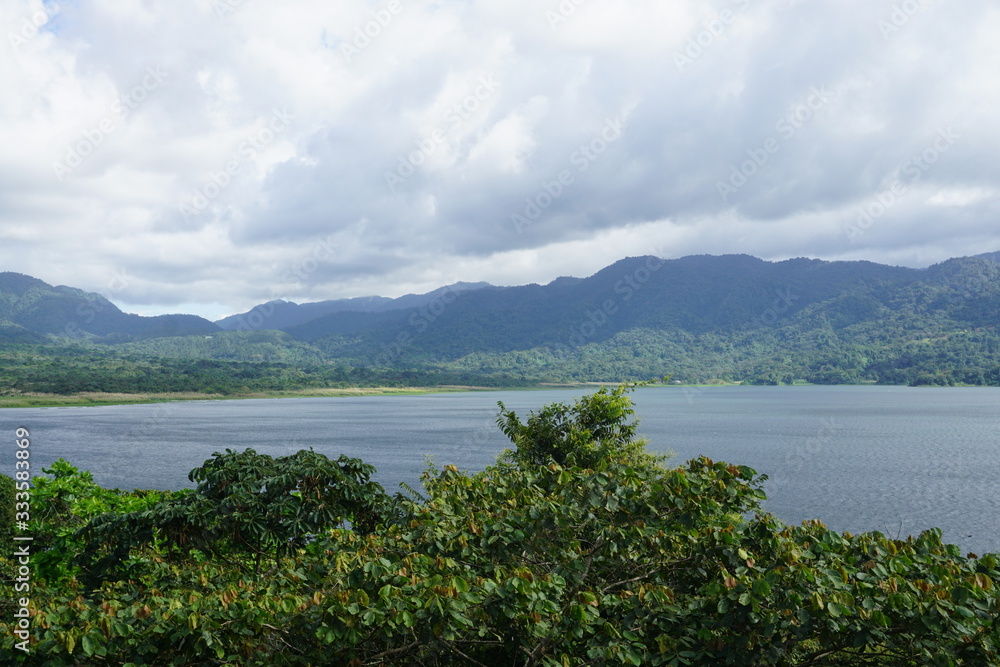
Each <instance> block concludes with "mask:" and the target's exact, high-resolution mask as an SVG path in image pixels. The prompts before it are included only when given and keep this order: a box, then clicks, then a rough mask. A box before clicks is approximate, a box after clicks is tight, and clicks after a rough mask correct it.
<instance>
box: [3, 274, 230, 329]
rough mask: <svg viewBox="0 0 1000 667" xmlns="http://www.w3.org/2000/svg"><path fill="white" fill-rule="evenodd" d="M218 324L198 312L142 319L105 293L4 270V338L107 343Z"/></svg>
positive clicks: (212, 326)
mask: <svg viewBox="0 0 1000 667" xmlns="http://www.w3.org/2000/svg"><path fill="white" fill-rule="evenodd" d="M219 330H220V329H219V327H218V326H217V325H215V324H213V323H212V322H209V321H208V320H206V319H204V318H201V317H196V316H194V315H160V316H158V317H141V316H139V315H132V314H128V313H123V312H122V311H121V310H120V309H119V308H118V306H116V305H114V304H113V303H111V302H110V301H108V300H107V299H106V298H104V297H103V296H101V295H100V294H94V293H92V292H84V291H83V290H78V289H74V288H72V287H65V286H61V285H60V286H58V287H53V286H52V285H49V284H48V283H45V282H43V281H41V280H38V279H37V278H32V277H30V276H26V275H23V274H20V273H9V272H8V273H0V341H8V342H12V341H13V342H41V341H42V340H44V335H45V334H52V335H54V336H58V337H62V338H72V339H87V338H95V337H97V338H100V337H106V338H107V341H108V342H111V341H125V340H132V339H138V338H159V337H165V336H190V335H195V334H210V333H214V332H217V331H219Z"/></svg>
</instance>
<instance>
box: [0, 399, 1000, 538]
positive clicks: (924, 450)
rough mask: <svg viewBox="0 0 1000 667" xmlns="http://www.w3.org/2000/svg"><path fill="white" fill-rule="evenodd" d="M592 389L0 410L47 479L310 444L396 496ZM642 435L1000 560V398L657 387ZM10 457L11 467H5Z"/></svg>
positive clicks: (171, 478) (822, 502) (155, 483)
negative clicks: (357, 466) (524, 416)
mask: <svg viewBox="0 0 1000 667" xmlns="http://www.w3.org/2000/svg"><path fill="white" fill-rule="evenodd" d="M583 393H585V392H584V391H579V390H572V391H571V390H555V391H544V392H534V391H500V392H482V393H480V392H470V393H457V394H429V395H423V396H366V397H342V398H302V399H273V400H249V401H223V402H217V401H204V402H183V403H169V404H160V405H130V406H101V407H85V408H24V409H14V410H2V411H0V429H2V431H0V432H2V433H6V434H8V435H7V436H6V437H7V439H8V441H9V442H10V443H11V445H10V447H9V448H7V449H6V451H7V452H8V454H7V459H8V460H7V461H6V462H3V461H2V458H0V466H3V467H2V468H0V469H5V470H6V471H8V472H10V471H12V470H13V464H14V458H13V439H14V430H15V428H16V427H18V426H25V427H27V428H29V429H30V430H31V432H32V446H31V452H32V459H31V460H32V464H33V468H34V470H35V471H36V473H38V472H40V468H41V466H46V465H49V464H50V463H51V462H52V461H54V460H56V459H58V458H60V457H62V458H65V459H68V460H69V461H71V462H72V463H73V464H74V465H77V466H78V467H80V468H83V469H87V470H90V471H92V472H93V474H94V478H95V479H96V480H97V482H98V483H100V484H102V485H104V486H108V487H119V488H127V489H131V488H160V489H175V488H182V487H190V486H192V484H191V482H190V481H189V480H188V478H187V475H188V473H189V472H190V470H191V469H192V468H195V467H196V466H198V465H200V464H201V463H203V462H204V461H205V459H207V458H209V457H210V456H211V455H212V453H213V452H216V451H223V450H225V449H226V448H229V449H235V450H241V449H244V448H246V447H253V448H254V449H256V450H257V451H258V452H261V453H266V454H270V455H272V456H280V455H285V454H290V453H293V452H295V451H298V450H299V449H303V448H308V447H312V448H314V449H316V450H317V451H320V452H322V453H324V454H326V455H328V456H331V457H336V456H339V455H340V454H342V453H343V454H347V455H348V456H355V457H360V458H363V459H364V460H365V461H367V462H369V463H372V464H373V465H375V466H376V468H377V469H378V474H377V479H378V481H380V482H381V483H382V484H383V485H384V486H386V488H387V489H389V490H395V488H396V486H397V485H398V483H399V482H401V481H405V482H407V483H409V484H411V485H414V486H418V485H419V477H420V473H421V471H422V470H423V469H424V468H425V467H426V465H425V463H426V458H427V457H428V456H430V457H432V458H433V459H434V461H435V462H436V463H437V464H438V465H439V466H443V465H446V464H454V465H457V466H458V467H459V468H461V469H463V470H480V469H482V468H483V467H485V466H486V465H489V464H490V463H491V462H492V461H493V460H494V458H495V456H496V455H497V454H498V453H499V452H500V451H501V450H502V449H503V448H504V446H506V445H507V444H508V443H507V441H506V440H505V438H504V436H503V434H502V433H500V432H499V430H498V429H497V428H496V425H495V420H496V414H497V407H496V403H497V401H498V400H502V401H504V403H505V404H506V405H507V407H508V408H512V409H515V410H517V411H518V412H519V413H526V412H527V410H529V409H537V408H539V407H541V406H542V405H544V404H546V403H549V402H552V401H566V400H571V399H572V398H575V397H577V396H580V395H582V394H583ZM635 402H636V408H637V414H638V416H639V417H640V420H641V423H640V427H639V431H640V433H642V434H643V435H645V436H646V437H648V438H649V440H650V447H651V449H654V450H657V451H667V450H670V451H673V452H675V454H676V456H675V459H674V460H675V461H676V462H677V463H680V462H682V461H684V460H687V459H690V458H692V457H694V456H699V455H706V456H709V457H711V458H713V459H715V460H724V461H729V462H732V463H737V464H744V465H749V466H751V467H753V468H755V469H756V470H757V471H758V472H761V473H765V474H767V475H768V476H769V478H770V479H769V480H768V481H767V483H766V485H765V491H766V492H767V494H768V497H769V499H768V501H767V502H766V503H765V507H766V508H767V509H768V510H770V511H772V512H774V513H775V514H776V515H778V516H779V517H780V518H781V519H783V520H785V521H787V522H791V523H798V522H800V521H802V520H805V519H812V518H820V519H822V520H823V521H824V522H825V523H826V524H827V525H828V526H829V527H831V528H833V529H836V530H849V531H851V532H863V531H866V530H879V531H882V532H884V533H886V534H888V535H891V536H894V537H895V536H897V535H898V536H901V537H905V536H907V535H910V534H916V533H919V532H920V531H921V530H924V529H926V528H930V527H940V528H942V529H943V531H944V535H945V539H946V540H947V541H949V542H953V543H955V544H959V545H960V546H962V548H963V549H965V550H971V551H975V552H978V553H983V552H986V551H1000V537H998V536H1000V512H998V509H1000V508H998V491H1000V444H998V438H997V435H996V434H997V432H998V429H997V427H998V425H1000V419H998V418H1000V389H995V388H909V387H853V386H852V387H712V388H704V389H698V388H694V389H692V388H682V387H651V388H645V389H640V390H638V391H637V392H636V393H635ZM2 452H3V449H0V457H3V456H4V455H3V454H2Z"/></svg>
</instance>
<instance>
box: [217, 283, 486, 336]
mask: <svg viewBox="0 0 1000 667" xmlns="http://www.w3.org/2000/svg"><path fill="white" fill-rule="evenodd" d="M489 286H490V284H489V283H484V282H479V283H465V282H458V283H455V284H454V285H448V286H447V287H440V288H438V289H436V290H434V291H433V292H428V293H427V294H407V295H405V296H401V297H399V298H396V299H390V298H387V297H383V296H365V297H355V298H352V299H337V300H333V301H318V302H314V303H303V304H298V303H295V302H293V301H285V300H283V299H277V300H275V301H268V302H267V303H263V304H260V305H258V306H254V307H253V308H251V309H250V310H249V311H247V312H245V313H240V314H238V315H230V316H229V317H226V318H223V319H221V320H217V321H216V324H218V325H219V327H221V328H222V329H224V330H226V331H258V330H266V329H278V330H287V329H290V328H292V327H297V326H300V325H303V324H306V323H307V322H311V321H313V320H317V319H319V318H322V317H326V316H329V315H333V314H335V313H344V312H351V313H382V312H386V311H391V310H404V309H406V308H419V307H420V306H423V305H425V304H427V303H430V302H432V301H433V300H434V299H437V298H438V297H440V296H441V295H442V294H447V293H449V292H464V291H468V290H474V289H481V288H483V287H489Z"/></svg>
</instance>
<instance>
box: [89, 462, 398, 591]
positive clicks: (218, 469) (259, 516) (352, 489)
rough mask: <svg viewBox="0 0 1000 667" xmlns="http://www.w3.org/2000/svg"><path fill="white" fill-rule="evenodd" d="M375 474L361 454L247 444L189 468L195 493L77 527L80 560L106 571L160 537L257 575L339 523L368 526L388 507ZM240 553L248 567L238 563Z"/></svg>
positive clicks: (357, 527)
mask: <svg viewBox="0 0 1000 667" xmlns="http://www.w3.org/2000/svg"><path fill="white" fill-rule="evenodd" d="M373 472H374V468H373V467H372V466H370V465H368V464H365V463H363V462H362V461H360V460H359V459H352V458H349V457H346V456H341V457H340V458H339V459H337V460H336V461H332V460H330V459H328V458H327V457H325V456H323V455H322V454H319V453H317V452H314V451H312V450H302V451H299V452H297V453H295V454H292V455H290V456H282V457H278V458H272V457H270V456H267V455H264V454H258V453H257V452H256V451H254V450H253V449H247V450H245V451H242V452H235V451H232V450H229V449H227V450H226V453H225V454H220V453H218V452H216V453H215V454H213V458H211V459H209V460H207V461H206V462H205V464H204V465H202V466H200V467H198V468H195V469H194V470H192V471H191V474H190V475H189V477H190V479H191V481H193V482H198V487H197V489H196V490H195V491H194V493H188V494H184V495H182V496H180V497H173V498H168V499H166V500H164V501H162V502H160V503H157V504H156V505H154V506H152V507H150V508H148V509H145V510H143V511H141V512H131V513H127V514H121V515H114V514H109V515H105V516H103V517H98V518H96V519H94V520H93V521H91V522H90V524H89V525H88V526H87V527H86V528H85V529H84V530H83V531H82V532H83V534H84V535H85V536H86V537H87V539H88V540H89V546H88V548H87V549H85V550H84V552H83V561H84V562H85V563H87V564H88V566H89V569H90V570H91V571H92V573H96V575H97V576H98V577H104V576H107V575H108V573H109V572H110V571H112V570H114V569H115V567H116V565H118V564H119V563H122V562H125V561H127V559H128V558H129V556H130V554H131V552H132V550H134V549H135V548H137V547H139V546H141V545H144V544H153V543H157V542H158V541H159V540H162V544H163V545H164V546H165V547H167V548H170V549H174V550H179V551H182V552H187V551H190V550H191V549H198V550H202V551H205V552H210V553H212V554H215V555H216V556H217V557H219V558H223V559H228V558H230V557H232V556H234V555H235V556H237V558H236V559H235V560H232V561H231V562H233V563H234V564H236V565H238V566H239V567H241V568H243V569H244V570H245V571H247V572H248V573H253V574H255V575H256V576H260V575H261V567H262V564H263V562H264V561H265V559H270V560H271V561H273V562H274V563H275V564H277V562H278V561H279V560H280V559H281V558H282V557H284V556H287V555H288V554H290V553H293V552H294V551H295V550H296V549H298V548H301V547H302V546H304V545H305V544H307V543H308V542H309V541H310V540H312V539H314V538H315V536H316V534H318V533H320V532H321V531H323V530H327V529H330V528H333V527H336V526H338V525H340V524H342V523H343V522H345V521H349V522H350V523H351V524H352V526H353V528H354V530H355V531H357V532H358V533H360V534H365V533H368V532H370V531H372V530H373V529H374V528H375V526H376V525H378V524H379V522H380V521H381V520H382V518H383V515H384V513H385V512H386V511H387V506H388V498H387V496H386V495H385V492H384V491H383V490H382V487H381V486H379V485H378V484H377V483H375V482H372V481H371V480H370V477H371V474H372V473H373ZM242 555H248V556H249V557H250V558H251V561H252V565H251V564H244V563H243V562H242V561H241V560H240V559H239V556H242ZM89 581H90V582H91V583H93V581H95V577H94V576H91V577H90V578H89Z"/></svg>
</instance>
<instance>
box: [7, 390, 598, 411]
mask: <svg viewBox="0 0 1000 667" xmlns="http://www.w3.org/2000/svg"><path fill="white" fill-rule="evenodd" d="M585 386H587V385H584V384H578V385H561V386H559V387H554V386H553V387H546V386H533V387H477V386H471V385H441V386H438V387H343V388H318V389H295V390H292V389H290V390H283V391H259V392H250V393H245V394H243V393H241V394H203V393H198V392H176V393H174V392H165V393H155V394H154V393H150V394H119V393H106V392H80V393H77V394H67V395H62V394H40V393H29V394H17V395H14V396H0V410H3V409H17V408H79V407H98V406H110V405H151V404H156V403H178V402H187V401H248V400H261V399H277V398H349V397H352V396H421V395H426V394H448V393H462V392H485V391H544V390H547V389H567V388H574V387H580V388H583V387H585Z"/></svg>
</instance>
